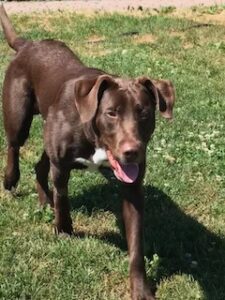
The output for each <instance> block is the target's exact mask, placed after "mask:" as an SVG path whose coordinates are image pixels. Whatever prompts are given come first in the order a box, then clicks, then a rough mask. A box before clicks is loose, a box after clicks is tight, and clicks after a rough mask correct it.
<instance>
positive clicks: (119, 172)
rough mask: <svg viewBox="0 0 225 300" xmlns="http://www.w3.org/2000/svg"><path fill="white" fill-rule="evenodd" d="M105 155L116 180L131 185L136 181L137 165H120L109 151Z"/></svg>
mask: <svg viewBox="0 0 225 300" xmlns="http://www.w3.org/2000/svg"><path fill="white" fill-rule="evenodd" d="M106 153H107V157H108V160H109V163H110V165H111V166H112V168H113V171H114V174H115V176H116V178H117V179H119V180H120V181H123V182H126V183H132V182H134V181H135V180H136V179H137V177H138V173H139V166H138V164H135V163H130V164H121V163H119V162H118V161H117V160H116V159H115V158H114V157H113V155H112V153H111V152H110V151H109V150H107V151H106Z"/></svg>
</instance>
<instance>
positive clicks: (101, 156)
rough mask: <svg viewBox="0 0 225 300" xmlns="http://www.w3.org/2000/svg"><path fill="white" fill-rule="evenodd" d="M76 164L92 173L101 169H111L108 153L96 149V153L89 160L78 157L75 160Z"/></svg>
mask: <svg viewBox="0 0 225 300" xmlns="http://www.w3.org/2000/svg"><path fill="white" fill-rule="evenodd" d="M75 162H78V163H80V164H82V165H84V166H86V167H87V168H86V169H85V171H90V172H93V171H98V168H99V167H109V162H108V158H107V155H106V151H105V150H104V149H102V148H97V149H95V153H94V154H93V155H92V156H91V157H90V158H89V159H85V158H83V157H78V158H76V159H75Z"/></svg>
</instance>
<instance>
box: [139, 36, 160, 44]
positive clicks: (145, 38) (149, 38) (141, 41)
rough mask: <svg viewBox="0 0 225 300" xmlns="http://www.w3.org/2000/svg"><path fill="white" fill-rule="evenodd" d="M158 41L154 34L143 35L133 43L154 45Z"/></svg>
mask: <svg viewBox="0 0 225 300" xmlns="http://www.w3.org/2000/svg"><path fill="white" fill-rule="evenodd" d="M156 39H157V38H156V37H155V36H154V35H153V34H143V35H137V36H135V37H134V40H133V42H134V43H135V44H152V43H154V42H155V41H156Z"/></svg>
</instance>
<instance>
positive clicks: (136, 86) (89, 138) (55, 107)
mask: <svg viewBox="0 0 225 300" xmlns="http://www.w3.org/2000/svg"><path fill="white" fill-rule="evenodd" d="M0 19H1V23H2V27H3V31H4V35H5V37H6V40H7V42H8V44H9V46H10V47H11V48H12V49H14V50H15V51H16V55H15V57H14V58H13V60H12V62H11V63H10V64H9V67H8V69H7V71H6V74H5V79H4V85H3V116H4V127H5V132H6V137H7V143H8V151H7V164H6V169H5V176H4V187H5V189H7V190H11V189H12V188H14V187H16V185H17V182H18V180H19V177H20V170H19V151H20V147H21V146H23V145H24V143H25V141H26V139H27V138H28V135H29V129H30V126H31V123H32V119H33V116H34V115H35V114H41V116H42V118H43V120H44V125H43V126H44V151H43V154H42V156H41V159H40V161H39V162H38V163H37V165H36V166H35V171H36V184H37V191H38V196H39V201H40V204H41V205H46V204H50V205H51V206H52V207H53V209H54V214H55V221H54V227H55V231H56V233H67V234H72V233H73V227H72V219H71V217H70V206H69V201H68V196H67V193H68V188H67V186H68V180H69V176H70V171H71V170H72V169H95V170H101V169H102V168H108V169H110V170H111V171H112V173H113V174H114V176H115V177H116V178H117V180H119V181H121V182H122V195H123V220H124V225H125V232H126V238H127V245H128V252H129V269H130V283H131V298H132V299H134V300H137V299H148V300H150V299H151V300H152V299H155V298H154V296H153V293H152V292H151V289H150V287H149V285H148V283H147V281H146V272H145V266H144V254H143V209H144V197H143V192H142V183H143V178H144V174H145V166H146V147H147V144H148V142H149V140H150V137H151V136H152V133H153V131H154V128H155V111H156V109H158V110H159V112H160V113H161V115H162V116H164V117H165V118H168V119H171V118H172V110H173V105H174V101H175V90H174V87H173V85H172V83H171V82H170V81H168V80H152V79H150V78H148V77H145V76H143V77H139V78H136V79H127V78H121V77H118V76H116V75H112V74H108V73H106V72H104V71H102V70H99V69H96V68H90V67H87V66H85V65H84V64H83V63H82V62H81V61H80V59H79V58H78V57H77V56H76V55H75V54H74V53H73V52H72V51H71V50H70V49H69V48H68V47H67V46H66V45H65V44H64V43H63V42H60V41H55V40H42V41H30V40H26V39H23V38H21V37H18V36H17V34H16V32H15V30H14V28H13V27H12V25H11V22H10V20H9V18H8V16H7V14H6V11H5V9H4V7H3V6H1V7H0ZM49 172H50V174H51V179H52V182H53V193H51V192H50V190H49V186H48V174H49Z"/></svg>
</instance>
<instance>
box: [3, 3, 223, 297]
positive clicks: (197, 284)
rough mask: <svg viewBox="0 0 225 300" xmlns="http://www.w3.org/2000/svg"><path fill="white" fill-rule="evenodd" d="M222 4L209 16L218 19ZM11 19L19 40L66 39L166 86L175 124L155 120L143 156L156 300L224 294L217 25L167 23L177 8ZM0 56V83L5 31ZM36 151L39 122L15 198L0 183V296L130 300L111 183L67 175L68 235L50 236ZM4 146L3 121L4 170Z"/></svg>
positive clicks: (108, 65) (6, 54) (93, 56)
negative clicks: (173, 97)
mask: <svg viewBox="0 0 225 300" xmlns="http://www.w3.org/2000/svg"><path fill="white" fill-rule="evenodd" d="M201 9H202V8H201ZM221 9H222V8H220V9H219V11H218V7H216V8H215V9H213V8H211V9H210V11H209V12H208V13H209V14H210V13H211V12H213V14H214V17H215V15H216V13H217V11H218V14H220V13H221ZM195 11H196V8H195V10H194V11H193V12H192V13H193V14H194V13H195ZM200 11H202V10H200ZM204 14H207V11H204ZM12 20H13V23H14V24H15V27H16V29H17V31H18V32H20V33H21V34H22V35H23V36H24V37H26V38H31V39H43V38H56V39H60V40H63V41H65V42H66V43H67V44H68V45H69V46H70V47H71V48H72V49H73V50H74V51H76V53H78V55H79V56H80V57H81V59H82V60H83V61H84V62H85V63H86V64H88V65H90V66H95V67H98V68H102V69H104V70H106V71H108V72H110V73H116V74H119V75H123V76H130V77H136V76H139V75H148V76H150V77H152V78H168V79H171V80H172V81H173V83H174V85H175V87H176V94H177V101H176V107H175V113H174V121H173V122H172V123H167V122H166V121H164V120H162V119H161V118H160V117H158V118H157V127H156V130H155V133H154V137H153V139H152V141H151V143H150V144H149V149H148V168H147V172H146V177H145V197H146V209H145V258H146V268H147V272H148V276H149V278H150V279H152V280H153V281H154V282H155V285H156V287H157V292H156V295H157V297H158V298H159V299H167V300H168V299H175V300H181V299H185V300H189V299H202V300H203V299H210V300H212V299H213V300H223V299H225V239H224V236H225V201H224V195H225V186H224V182H225V135H224V130H225V123H224V120H225V101H224V80H225V26H223V25H221V24H217V23H216V22H215V23H207V24H205V23H198V22H196V21H193V20H191V18H190V14H189V18H188V19H186V18H181V17H179V13H176V16H174V10H165V11H160V12H159V13H158V14H156V13H154V14H151V12H147V13H144V12H142V13H141V14H139V15H120V14H113V15H108V14H104V15H103V14H93V15H92V16H89V17H87V16H85V15H78V14H75V13H68V12H57V13H52V14H47V13H45V14H33V15H29V16H25V15H15V16H13V18H12ZM0 53H1V55H0V77H1V78H0V82H1V83H2V82H3V78H4V71H5V69H6V67H7V64H8V63H9V61H10V58H11V56H12V51H11V50H10V49H9V48H8V46H7V45H6V43H5V41H4V40H3V37H2V35H1V39H0ZM42 145H43V144H42V122H41V118H40V117H37V118H35V120H34V122H33V125H32V130H31V133H30V139H29V141H28V142H27V144H26V146H25V147H24V148H23V149H22V155H21V174H22V175H21V180H20V184H19V186H18V188H17V191H16V193H14V194H13V195H12V194H9V193H7V192H5V191H4V190H3V188H2V186H1V190H0V298H1V299H7V300H9V299H32V300H34V299H68V300H69V299H85V300H86V299H92V300H93V299H101V300H102V299H111V300H112V299H115V300H116V299H129V280H128V257H127V252H126V242H125V239H124V236H123V234H122V230H121V228H122V226H121V218H120V210H121V208H120V207H121V200H120V198H119V196H118V194H119V188H118V186H115V187H114V186H112V185H109V184H107V182H106V180H105V179H104V178H102V177H101V175H99V174H89V173H86V174H83V173H80V172H75V171H74V172H73V173H72V176H71V179H70V185H69V191H70V192H69V195H70V199H71V203H72V218H73V224H74V230H75V231H76V233H77V235H76V236H75V237H73V238H66V237H65V238H63V237H60V238H59V237H57V236H54V235H53V233H52V225H51V222H52V218H53V216H52V213H51V211H50V210H49V209H48V208H47V209H45V210H41V209H40V208H39V207H38V202H37V194H36V190H35V176H34V164H35V162H37V161H38V159H39V157H40V154H41V152H42ZM5 149H6V140H5V136H4V131H3V124H2V117H1V126H0V169H1V170H3V169H4V165H5V153H6V151H5ZM0 177H1V181H2V178H3V171H1V173H0Z"/></svg>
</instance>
